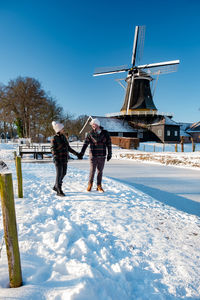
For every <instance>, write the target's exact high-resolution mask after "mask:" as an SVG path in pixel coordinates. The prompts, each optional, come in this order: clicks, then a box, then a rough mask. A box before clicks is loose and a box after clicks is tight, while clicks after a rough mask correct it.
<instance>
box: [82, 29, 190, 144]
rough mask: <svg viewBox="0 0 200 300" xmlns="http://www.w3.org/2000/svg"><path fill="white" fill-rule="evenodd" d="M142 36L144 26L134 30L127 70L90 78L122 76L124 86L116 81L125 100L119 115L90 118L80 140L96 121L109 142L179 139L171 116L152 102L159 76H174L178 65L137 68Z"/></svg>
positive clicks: (105, 71) (99, 71) (108, 71)
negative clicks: (107, 135)
mask: <svg viewBox="0 0 200 300" xmlns="http://www.w3.org/2000/svg"><path fill="white" fill-rule="evenodd" d="M144 36H145V26H136V27H135V36H134V43H133V53H132V59H131V67H114V68H109V69H105V68H104V69H102V68H101V69H97V70H96V71H95V73H94V74H93V76H103V75H109V74H116V73H123V72H126V73H127V76H126V79H125V84H126V85H124V84H122V82H121V80H118V81H119V83H120V85H121V86H122V87H123V88H124V89H125V98H124V103H123V105H122V108H121V110H120V112H118V113H111V114H107V115H106V116H105V117H100V116H90V117H89V118H88V120H87V122H86V123H85V125H84V126H83V128H82V130H81V132H80V134H81V137H82V138H84V136H85V134H86V132H87V131H88V130H89V123H90V120H91V119H92V118H94V117H98V118H99V119H100V122H101V124H102V126H103V127H104V128H105V129H106V130H108V131H109V133H110V135H111V137H112V138H113V140H114V138H115V139H116V138H117V137H118V139H119V138H121V137H126V138H130V139H135V140H138V141H156V142H163V143H165V142H167V143H170V142H171V143H179V142H180V140H182V139H183V136H182V135H181V133H180V132H182V130H181V126H182V125H183V124H180V123H176V122H175V121H174V120H172V115H170V114H160V113H159V112H158V110H157V108H156V106H155V104H154V101H153V95H154V92H155V87H156V84H157V81H158V78H159V76H160V75H162V74H166V73H171V72H175V71H176V70H177V67H178V65H179V63H180V61H179V60H173V61H166V62H160V63H152V64H146V65H138V64H137V63H138V60H139V59H140V58H141V57H140V56H141V53H142V50H143V47H144ZM152 76H154V77H156V78H153V77H152ZM153 80H155V87H154V91H152V89H151V86H150V84H151V83H152V81H153ZM189 125H191V124H188V126H189ZM186 127H187V126H185V128H186ZM188 136H189V134H187V133H185V137H187V138H188ZM185 140H186V138H185ZM188 140H189V138H188Z"/></svg>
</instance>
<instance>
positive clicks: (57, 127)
mask: <svg viewBox="0 0 200 300" xmlns="http://www.w3.org/2000/svg"><path fill="white" fill-rule="evenodd" d="M52 127H53V129H54V130H55V132H56V133H58V132H60V131H61V130H62V129H63V128H64V125H63V124H61V123H58V122H55V121H53V122H52Z"/></svg>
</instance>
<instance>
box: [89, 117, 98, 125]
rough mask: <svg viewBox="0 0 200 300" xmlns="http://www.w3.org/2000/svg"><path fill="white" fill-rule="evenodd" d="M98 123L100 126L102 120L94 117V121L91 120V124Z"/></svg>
mask: <svg viewBox="0 0 200 300" xmlns="http://www.w3.org/2000/svg"><path fill="white" fill-rule="evenodd" d="M93 124H96V125H98V126H100V121H99V119H92V121H91V122H90V125H93Z"/></svg>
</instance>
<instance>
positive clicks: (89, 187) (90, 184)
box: [87, 182, 92, 192]
mask: <svg viewBox="0 0 200 300" xmlns="http://www.w3.org/2000/svg"><path fill="white" fill-rule="evenodd" d="M91 190H92V183H90V182H89V183H88V187H87V192H91Z"/></svg>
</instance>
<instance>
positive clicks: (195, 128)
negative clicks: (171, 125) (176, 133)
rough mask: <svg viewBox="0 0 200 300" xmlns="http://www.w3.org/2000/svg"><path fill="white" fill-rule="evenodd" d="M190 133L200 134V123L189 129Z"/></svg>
mask: <svg viewBox="0 0 200 300" xmlns="http://www.w3.org/2000/svg"><path fill="white" fill-rule="evenodd" d="M187 131H188V132H200V121H199V122H196V123H193V124H192V125H191V126H190V127H189V128H188V129H187Z"/></svg>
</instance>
